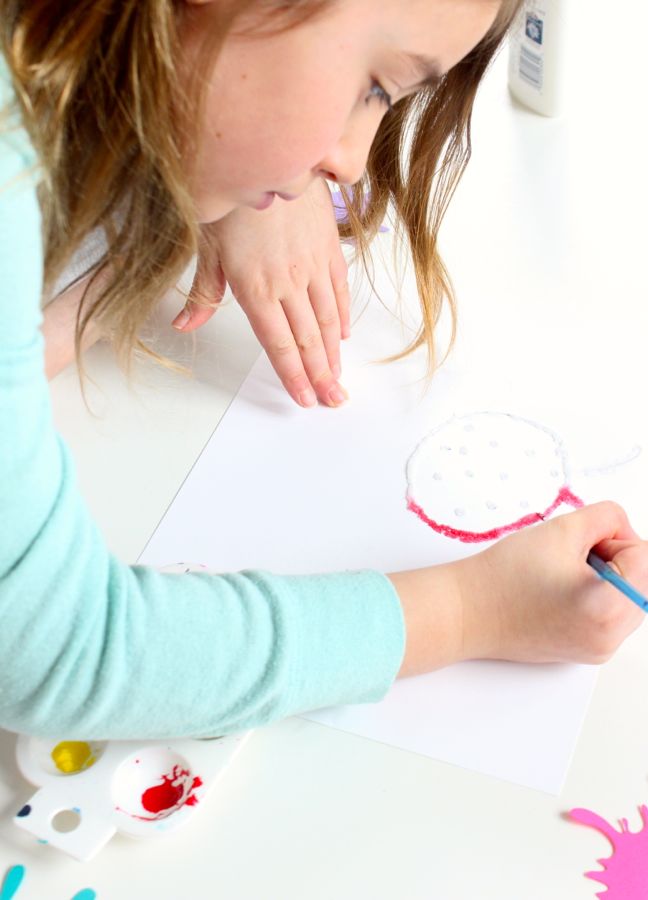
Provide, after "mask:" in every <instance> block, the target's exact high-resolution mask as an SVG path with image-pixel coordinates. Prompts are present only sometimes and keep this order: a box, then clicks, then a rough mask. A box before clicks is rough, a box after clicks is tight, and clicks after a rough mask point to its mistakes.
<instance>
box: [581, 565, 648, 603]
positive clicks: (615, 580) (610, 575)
mask: <svg viewBox="0 0 648 900" xmlns="http://www.w3.org/2000/svg"><path fill="white" fill-rule="evenodd" d="M587 562H588V563H589V565H590V566H591V567H592V568H593V569H594V571H595V572H597V573H598V574H599V575H600V576H601V578H603V579H604V580H605V581H609V582H610V584H613V585H614V587H615V588H618V589H619V590H620V591H621V593H622V594H625V595H626V597H629V598H630V600H632V602H633V603H636V604H637V606H639V607H640V608H641V609H643V611H644V612H648V599H647V598H646V597H644V595H643V594H640V593H639V591H638V590H637V589H636V588H633V587H632V585H631V584H628V582H627V581H626V580H625V578H622V577H621V576H620V575H619V574H618V573H617V572H615V571H614V569H613V568H612V567H611V566H608V564H607V563H606V562H604V561H603V560H602V559H601V557H600V556H597V555H596V553H591V552H590V553H589V554H588V556H587Z"/></svg>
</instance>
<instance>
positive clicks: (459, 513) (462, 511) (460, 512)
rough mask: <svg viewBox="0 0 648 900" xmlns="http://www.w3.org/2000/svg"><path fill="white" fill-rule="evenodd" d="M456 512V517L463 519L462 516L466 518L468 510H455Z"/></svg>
mask: <svg viewBox="0 0 648 900" xmlns="http://www.w3.org/2000/svg"><path fill="white" fill-rule="evenodd" d="M454 512H455V516H459V518H461V516H465V515H466V510H465V509H455V511H454Z"/></svg>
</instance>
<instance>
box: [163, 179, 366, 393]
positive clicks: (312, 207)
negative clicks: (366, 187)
mask: <svg viewBox="0 0 648 900" xmlns="http://www.w3.org/2000/svg"><path fill="white" fill-rule="evenodd" d="M203 233H204V246H203V248H202V251H201V253H200V255H199V260H198V270H197V273H196V278H195V281H194V286H193V289H192V292H191V295H190V299H189V301H188V302H187V304H186V306H185V308H184V309H183V311H182V312H181V313H180V314H179V316H178V317H177V318H176V319H175V321H174V323H173V324H174V327H175V328H177V329H178V330H180V331H193V330H194V329H196V328H199V327H200V326H201V325H202V324H204V322H206V321H207V319H209V318H210V317H211V316H212V315H213V313H214V311H215V309H216V308H217V306H218V304H219V303H220V301H221V300H222V297H223V294H224V292H225V285H226V283H228V284H229V285H230V287H231V289H232V292H233V294H234V296H235V297H236V299H237V300H238V302H239V303H240V305H241V306H242V308H243V310H244V312H245V313H246V315H247V317H248V318H249V320H250V323H251V325H252V328H253V329H254V333H255V334H256V336H257V337H258V339H259V341H260V342H261V345H262V346H263V348H264V350H265V351H266V353H267V354H268V357H269V359H270V362H271V363H272V366H273V368H274V369H275V371H276V373H277V375H278V376H279V378H280V379H281V381H282V383H283V385H284V387H285V388H286V390H287V391H288V393H289V394H290V396H291V397H292V398H293V399H294V400H295V402H296V403H298V404H299V405H300V406H314V405H315V404H316V403H317V401H318V400H319V401H320V402H321V403H324V404H325V405H327V406H340V405H341V404H342V403H344V401H345V400H346V399H347V394H346V391H344V389H343V388H342V387H341V386H340V385H339V383H338V380H337V379H338V378H339V377H340V339H341V338H347V337H348V336H349V334H350V325H349V289H348V284H347V265H346V261H345V259H344V256H343V254H342V250H341V247H340V240H339V237H338V230H337V223H336V220H335V213H334V210H333V204H332V201H331V196H330V193H329V190H328V187H327V186H326V183H325V182H324V181H323V180H321V179H318V180H317V181H315V182H314V183H313V185H312V186H311V187H310V188H309V190H308V191H306V193H304V194H303V195H302V196H301V197H299V198H298V199H297V200H293V201H290V202H287V201H284V200H281V199H280V198H278V197H275V201H274V203H273V204H272V206H271V207H270V208H269V209H267V210H264V211H262V212H260V211H257V210H253V209H247V208H243V207H241V208H239V209H236V210H234V211H233V212H232V213H230V214H229V215H228V216H226V217H225V218H224V219H221V220H220V221H218V222H214V223H213V224H211V225H208V226H205V228H204V229H203ZM196 301H198V302H196ZM200 301H202V302H200ZM205 301H207V302H209V303H211V304H212V305H211V306H206V305H205Z"/></svg>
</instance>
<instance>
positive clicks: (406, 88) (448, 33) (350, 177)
mask: <svg viewBox="0 0 648 900" xmlns="http://www.w3.org/2000/svg"><path fill="white" fill-rule="evenodd" d="M187 2H190V3H191V5H192V9H191V11H190V12H191V16H190V17H189V19H188V20H187V25H186V28H185V33H184V35H183V43H184V47H185V53H186V60H187V61H188V62H189V65H191V59H192V53H194V52H195V47H196V41H197V40H198V39H199V38H200V37H201V36H202V34H204V30H205V29H208V28H210V27H211V26H213V20H214V17H215V16H216V14H217V12H218V9H217V6H218V3H219V2H220V0H187ZM498 8H499V0H337V2H332V3H331V7H330V10H327V11H326V12H324V13H323V14H320V15H318V16H316V17H314V18H312V19H311V20H310V21H309V20H307V21H305V22H303V23H301V24H298V25H296V26H293V27H290V28H289V29H288V30H284V31H281V32H280V33H278V34H264V33H263V30H262V29H259V30H258V31H257V33H256V34H254V36H250V35H248V36H241V35H237V34H231V35H229V36H228V37H227V39H226V41H225V44H224V45H223V47H222V50H221V52H220V54H219V57H218V60H217V62H216V66H215V68H214V70H213V73H212V75H211V77H210V81H209V84H208V86H207V94H206V104H205V115H204V120H203V122H202V123H201V124H200V134H199V148H198V156H197V159H196V169H195V171H194V173H193V185H194V187H193V191H194V197H195V201H196V206H197V210H198V216H199V220H200V221H201V222H211V221H215V220H216V219H220V218H222V217H223V216H225V215H227V213H229V212H231V211H232V210H233V209H235V208H236V207H239V206H249V207H253V208H255V209H265V208H266V207H267V206H268V205H269V204H270V203H271V202H272V200H273V197H274V195H275V194H279V195H281V196H283V197H284V199H289V198H292V197H296V196H299V195H300V194H301V193H303V192H304V191H305V190H306V189H307V188H308V186H309V185H310V184H311V183H312V181H313V180H314V179H315V178H318V177H321V176H325V177H327V178H331V179H334V180H336V181H338V182H340V183H342V184H353V183H354V182H356V181H358V180H359V179H360V178H361V176H362V174H363V172H364V169H365V165H366V162H367V157H368V155H369V149H370V147H371V143H372V141H373V139H374V137H375V134H376V131H377V130H378V126H379V124H380V122H381V120H382V118H383V116H384V115H385V114H386V113H387V111H388V108H389V103H390V102H396V101H397V100H399V99H401V98H402V97H404V96H406V95H407V94H410V93H413V92H414V91H416V89H417V87H418V86H419V85H420V84H421V82H423V81H424V80H426V79H427V78H428V77H429V76H430V75H434V74H435V73H436V74H437V75H440V74H443V73H444V72H447V71H448V69H450V68H451V67H452V66H453V65H455V63H457V62H458V61H459V60H460V59H462V58H463V57H464V56H465V55H466V54H467V53H468V52H469V51H470V50H471V49H472V48H473V47H474V46H475V44H477V43H478V42H479V41H480V40H481V38H482V37H483V36H484V34H485V33H486V32H487V31H488V29H489V27H490V25H491V24H492V22H493V20H494V18H495V16H496V14H497V11H498Z"/></svg>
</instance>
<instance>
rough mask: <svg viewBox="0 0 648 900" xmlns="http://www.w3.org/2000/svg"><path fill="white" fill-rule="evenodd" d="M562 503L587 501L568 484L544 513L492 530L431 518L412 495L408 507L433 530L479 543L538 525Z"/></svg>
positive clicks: (531, 514) (575, 503) (582, 504)
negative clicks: (469, 528) (465, 528)
mask: <svg viewBox="0 0 648 900" xmlns="http://www.w3.org/2000/svg"><path fill="white" fill-rule="evenodd" d="M561 503H565V504H567V505H569V506H573V507H574V509H580V508H581V507H583V506H585V503H584V502H583V501H582V500H581V498H580V497H577V496H576V494H574V493H572V491H571V490H570V489H569V488H568V487H567V485H565V486H564V487H562V488H561V489H560V490H559V491H558V496H557V497H556V499H555V500H554V502H553V503H552V504H551V506H550V507H549V508H548V509H546V510H545V511H544V512H543V513H529V514H528V515H526V516H523V518H521V519H518V520H517V522H513V523H512V524H511V525H502V526H501V527H500V528H492V529H491V530H490V531H461V530H460V529H458V528H452V527H451V526H450V525H441V524H440V523H439V522H435V521H434V520H433V519H430V518H429V516H427V515H426V514H425V512H424V511H423V509H422V508H421V507H420V506H419V505H418V503H415V501H414V500H412V498H411V497H409V496H408V497H407V508H408V509H409V510H411V511H412V512H413V513H416V515H417V516H418V517H419V519H420V520H421V521H422V522H425V524H426V525H429V526H430V528H432V530H433V531H436V532H437V534H442V535H443V536H444V537H448V538H453V539H454V540H457V541H463V543H464V544H478V543H481V542H482V541H495V540H497V539H498V538H501V537H504V535H505V534H511V532H513V531H520V530H521V529H522V528H527V527H528V526H529V525H536V524H537V523H538V522H543V521H544V520H545V519H547V518H549V516H550V515H551V514H552V513H553V512H555V511H556V510H557V509H558V507H559V506H560V505H561Z"/></svg>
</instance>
